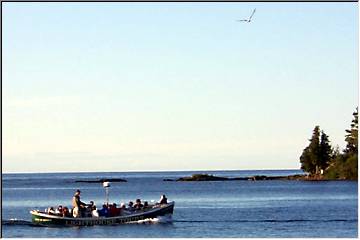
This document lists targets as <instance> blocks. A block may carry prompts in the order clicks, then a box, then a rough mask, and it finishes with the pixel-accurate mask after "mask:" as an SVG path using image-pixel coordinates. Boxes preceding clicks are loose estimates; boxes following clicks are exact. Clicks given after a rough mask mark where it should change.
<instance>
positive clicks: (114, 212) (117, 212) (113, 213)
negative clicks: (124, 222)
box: [109, 203, 120, 217]
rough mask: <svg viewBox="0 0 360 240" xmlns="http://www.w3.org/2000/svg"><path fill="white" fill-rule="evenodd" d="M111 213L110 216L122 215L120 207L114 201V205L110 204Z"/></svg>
mask: <svg viewBox="0 0 360 240" xmlns="http://www.w3.org/2000/svg"><path fill="white" fill-rule="evenodd" d="M109 215H110V217H116V216H119V215H120V208H117V207H116V203H113V204H112V205H110V208H109Z"/></svg>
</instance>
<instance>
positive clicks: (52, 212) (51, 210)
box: [46, 207, 56, 215]
mask: <svg viewBox="0 0 360 240" xmlns="http://www.w3.org/2000/svg"><path fill="white" fill-rule="evenodd" d="M46 212H47V213H48V214H49V215H56V213H55V210H54V208H53V207H50V208H48V209H47V210H46Z"/></svg>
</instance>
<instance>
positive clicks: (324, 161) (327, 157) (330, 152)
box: [300, 108, 358, 180]
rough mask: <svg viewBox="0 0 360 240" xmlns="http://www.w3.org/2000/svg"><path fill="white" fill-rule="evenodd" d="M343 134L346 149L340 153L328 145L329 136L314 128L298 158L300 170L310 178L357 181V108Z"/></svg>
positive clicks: (316, 127)
mask: <svg viewBox="0 0 360 240" xmlns="http://www.w3.org/2000/svg"><path fill="white" fill-rule="evenodd" d="M345 133H346V134H345V141H346V147H345V149H343V150H342V151H340V150H339V148H338V147H337V148H333V147H332V146H331V145H330V140H329V136H328V135H326V134H325V132H324V131H322V130H320V126H315V128H314V130H313V133H312V136H311V138H310V139H309V141H310V143H309V145H308V146H307V147H306V148H305V149H304V150H303V152H302V154H301V156H300V163H301V169H302V170H304V171H305V172H307V173H309V175H310V177H312V178H319V179H351V180H357V178H358V108H356V110H355V112H354V113H353V119H352V122H351V125H350V129H346V130H345Z"/></svg>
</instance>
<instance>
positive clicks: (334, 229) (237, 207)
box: [2, 170, 358, 238]
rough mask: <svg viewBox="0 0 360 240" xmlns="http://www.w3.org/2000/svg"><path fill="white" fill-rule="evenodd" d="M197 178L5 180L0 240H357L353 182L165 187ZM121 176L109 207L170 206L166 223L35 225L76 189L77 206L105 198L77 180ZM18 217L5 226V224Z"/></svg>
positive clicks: (229, 173)
mask: <svg viewBox="0 0 360 240" xmlns="http://www.w3.org/2000/svg"><path fill="white" fill-rule="evenodd" d="M193 173H199V172H148V173H144V172H133V173H51V174H4V175H3V188H2V217H3V224H2V236H3V237H48V238H51V237H58V238H59V237H60V238H61V237H67V238H69V237H71V238H77V237H86V238H88V237H101V238H102V237H112V238H118V237H120V238H123V237H131V238H136V237H142V238H144V237H156V238H162V237H166V238H172V237H177V238H182V237H196V238H198V237H208V238H212V237H220V238H222V237H247V238H250V237H260V238H261V237H357V236H358V216H357V213H358V210H357V209H358V197H357V189H358V188H357V182H354V181H323V182H310V181H282V180H273V181H224V182H222V181H214V182H166V181H163V179H164V178H170V179H176V178H178V177H183V176H190V175H192V174H193ZM201 173H210V174H214V175H216V176H225V177H245V176H252V175H268V176H275V175H290V174H298V173H300V171H297V170H286V171H285V170H277V171H215V172H204V171H202V172H201ZM106 177H108V178H124V179H126V180H127V181H128V182H126V183H122V182H119V183H112V184H111V189H110V201H111V202H116V203H120V202H128V201H129V200H134V199H136V198H139V197H140V198H141V199H143V200H148V201H150V200H158V199H159V197H160V195H161V194H163V193H165V194H166V195H167V196H168V199H169V200H174V201H175V202H176V204H175V211H174V215H173V217H172V221H171V222H167V221H155V222H151V223H149V222H147V223H133V224H126V225H117V226H91V227H36V226H32V225H31V224H29V221H30V219H31V218H30V214H29V211H30V210H31V209H41V210H43V209H45V208H46V207H48V206H57V205H59V204H61V205H67V206H70V203H71V202H70V201H71V198H72V196H73V193H74V191H75V190H76V189H81V196H82V201H85V202H89V201H90V200H93V201H95V203H96V204H97V205H98V206H99V205H100V204H102V203H103V202H104V200H105V193H104V189H103V188H102V186H101V184H100V183H75V180H84V179H93V180H94V179H97V178H106ZM14 218H16V219H20V220H21V221H19V222H18V223H17V224H11V222H9V221H7V220H10V219H14Z"/></svg>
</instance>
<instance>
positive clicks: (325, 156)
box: [300, 126, 333, 174]
mask: <svg viewBox="0 0 360 240" xmlns="http://www.w3.org/2000/svg"><path fill="white" fill-rule="evenodd" d="M309 141H310V144H309V146H307V147H306V148H305V149H304V150H303V152H302V154H301V156H300V163H301V169H303V170H304V171H306V172H308V173H311V174H319V173H320V170H321V169H324V170H325V169H326V168H327V167H328V166H329V163H330V160H331V158H332V155H333V151H332V148H331V146H330V141H329V137H328V136H327V135H326V134H325V133H324V131H321V132H320V127H319V126H315V128H314V130H313V134H312V137H311V139H310V140H309Z"/></svg>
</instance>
